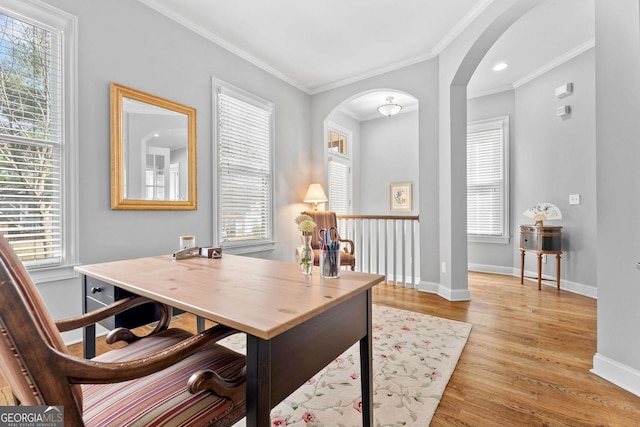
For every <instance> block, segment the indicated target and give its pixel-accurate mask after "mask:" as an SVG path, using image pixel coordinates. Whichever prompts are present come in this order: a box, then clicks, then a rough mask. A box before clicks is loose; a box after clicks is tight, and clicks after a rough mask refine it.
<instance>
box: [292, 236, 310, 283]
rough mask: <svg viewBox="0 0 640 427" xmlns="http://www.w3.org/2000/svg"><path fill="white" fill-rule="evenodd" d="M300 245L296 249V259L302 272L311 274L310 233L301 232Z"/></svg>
mask: <svg viewBox="0 0 640 427" xmlns="http://www.w3.org/2000/svg"><path fill="white" fill-rule="evenodd" d="M300 241H301V242H302V245H301V246H300V247H299V248H298V250H297V251H296V252H297V253H296V259H297V260H298V264H300V271H301V272H302V274H311V270H312V269H313V248H312V247H311V235H310V234H303V235H302V236H301V237H300Z"/></svg>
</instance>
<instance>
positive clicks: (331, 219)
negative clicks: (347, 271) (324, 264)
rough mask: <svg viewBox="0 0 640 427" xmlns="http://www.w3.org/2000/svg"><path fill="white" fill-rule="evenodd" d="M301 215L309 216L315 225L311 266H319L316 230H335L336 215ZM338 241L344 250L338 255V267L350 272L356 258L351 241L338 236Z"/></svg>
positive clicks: (324, 213)
mask: <svg viewBox="0 0 640 427" xmlns="http://www.w3.org/2000/svg"><path fill="white" fill-rule="evenodd" d="M302 213H303V214H305V215H309V216H310V217H311V218H313V221H314V222H315V223H316V224H317V226H316V229H315V231H314V232H313V233H312V238H311V247H312V248H313V264H314V265H320V249H319V247H318V243H319V241H320V239H319V237H318V230H322V229H326V230H328V229H329V228H331V227H336V229H337V227H338V220H337V218H336V213H335V212H331V211H306V212H302ZM338 241H339V242H340V243H341V245H340V246H341V247H342V248H343V249H344V251H343V252H342V253H340V265H344V266H348V267H351V270H352V271H353V270H355V268H356V256H355V245H354V244H353V241H352V240H349V239H343V238H342V237H340V235H338Z"/></svg>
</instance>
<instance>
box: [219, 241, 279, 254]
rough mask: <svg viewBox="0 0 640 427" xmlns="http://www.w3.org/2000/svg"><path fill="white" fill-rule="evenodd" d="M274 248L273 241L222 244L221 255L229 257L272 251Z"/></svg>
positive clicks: (274, 243)
mask: <svg viewBox="0 0 640 427" xmlns="http://www.w3.org/2000/svg"><path fill="white" fill-rule="evenodd" d="M275 248H276V242H274V241H262V242H258V243H226V244H225V243H223V244H222V253H223V254H231V255H243V254H250V253H254V252H264V251H272V250H274V249H275Z"/></svg>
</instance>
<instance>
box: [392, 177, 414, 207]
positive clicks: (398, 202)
mask: <svg viewBox="0 0 640 427" xmlns="http://www.w3.org/2000/svg"><path fill="white" fill-rule="evenodd" d="M411 191H412V189H411V183H410V182H400V183H397V184H391V185H389V199H390V209H391V211H392V212H411V210H412V194H411Z"/></svg>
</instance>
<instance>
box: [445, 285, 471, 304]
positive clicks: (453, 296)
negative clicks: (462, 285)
mask: <svg viewBox="0 0 640 427" xmlns="http://www.w3.org/2000/svg"><path fill="white" fill-rule="evenodd" d="M438 295H440V296H441V297H442V298H444V299H446V300H449V301H471V292H469V289H468V288H467V289H450V288H447V287H445V286H442V285H440V287H439V289H438Z"/></svg>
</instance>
